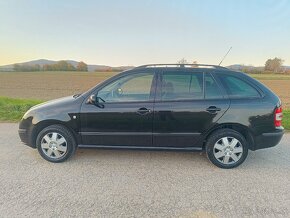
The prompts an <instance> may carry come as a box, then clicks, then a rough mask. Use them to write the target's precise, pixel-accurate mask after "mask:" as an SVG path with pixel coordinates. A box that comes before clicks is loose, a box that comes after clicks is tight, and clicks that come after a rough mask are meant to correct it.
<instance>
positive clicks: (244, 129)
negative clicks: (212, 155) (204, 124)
mask: <svg viewBox="0 0 290 218" xmlns="http://www.w3.org/2000/svg"><path fill="white" fill-rule="evenodd" d="M220 129H232V130H235V131H237V132H239V133H240V134H242V135H243V136H244V138H245V139H246V141H247V142H248V146H249V149H250V150H255V141H254V137H253V134H252V133H251V131H250V130H249V128H248V127H247V126H244V125H241V124H239V123H223V124H219V125H217V126H215V127H213V128H211V129H210V130H209V131H207V132H206V134H205V135H204V137H203V138H204V141H203V149H205V142H206V141H207V139H208V138H209V137H210V135H212V134H213V132H215V131H217V130H220Z"/></svg>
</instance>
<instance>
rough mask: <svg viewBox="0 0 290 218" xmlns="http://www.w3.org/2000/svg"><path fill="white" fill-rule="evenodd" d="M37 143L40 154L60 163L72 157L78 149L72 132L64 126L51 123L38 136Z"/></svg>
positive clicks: (46, 158)
mask: <svg viewBox="0 0 290 218" xmlns="http://www.w3.org/2000/svg"><path fill="white" fill-rule="evenodd" d="M36 145H37V149H38V152H39V154H40V155H41V156H42V157H43V158H44V159H45V160H48V161H50V162H54V163H59V162H63V161H65V160H66V159H68V158H69V157H71V156H72V155H73V154H74V152H75V149H76V142H75V139H74V137H73V135H72V133H71V132H70V131H69V130H68V129H67V128H66V127H64V126H61V125H51V126H48V127H46V128H44V129H43V130H42V131H41V132H40V133H39V134H38V136H37V139H36Z"/></svg>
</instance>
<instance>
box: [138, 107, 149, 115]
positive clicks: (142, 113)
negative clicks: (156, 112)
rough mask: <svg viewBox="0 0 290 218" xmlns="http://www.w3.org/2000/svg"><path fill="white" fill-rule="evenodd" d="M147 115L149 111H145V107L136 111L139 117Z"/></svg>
mask: <svg viewBox="0 0 290 218" xmlns="http://www.w3.org/2000/svg"><path fill="white" fill-rule="evenodd" d="M149 113H151V110H150V109H147V108H146V107H141V108H139V109H138V110H137V114H140V115H145V114H149Z"/></svg>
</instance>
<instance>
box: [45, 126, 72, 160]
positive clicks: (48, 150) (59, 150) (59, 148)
mask: <svg viewBox="0 0 290 218" xmlns="http://www.w3.org/2000/svg"><path fill="white" fill-rule="evenodd" d="M40 146H41V149H42V151H43V153H44V154H45V155H46V156H47V157H49V158H53V159H58V158H61V157H62V156H64V155H65V154H66V152H67V142H66V140H65V138H64V137H63V136H62V135H61V134H59V133H56V132H50V133H47V134H46V135H45V136H43V138H42V139H41V143H40Z"/></svg>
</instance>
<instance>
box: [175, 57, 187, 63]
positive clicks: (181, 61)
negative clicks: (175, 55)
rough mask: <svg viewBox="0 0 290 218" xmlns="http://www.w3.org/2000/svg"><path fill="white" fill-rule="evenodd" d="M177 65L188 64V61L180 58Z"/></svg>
mask: <svg viewBox="0 0 290 218" xmlns="http://www.w3.org/2000/svg"><path fill="white" fill-rule="evenodd" d="M177 64H188V61H187V60H186V59H185V58H182V59H180V60H179V61H177Z"/></svg>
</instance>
